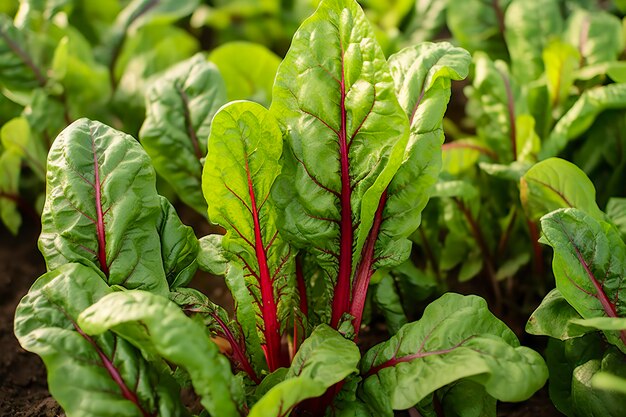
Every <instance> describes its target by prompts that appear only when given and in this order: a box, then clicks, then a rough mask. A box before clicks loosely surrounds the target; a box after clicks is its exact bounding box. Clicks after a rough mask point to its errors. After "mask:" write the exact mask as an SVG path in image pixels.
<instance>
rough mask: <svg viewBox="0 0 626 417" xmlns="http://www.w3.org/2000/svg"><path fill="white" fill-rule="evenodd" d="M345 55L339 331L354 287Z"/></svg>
mask: <svg viewBox="0 0 626 417" xmlns="http://www.w3.org/2000/svg"><path fill="white" fill-rule="evenodd" d="M343 54H344V51H343V45H342V47H341V80H340V84H339V86H340V89H341V101H340V106H341V128H340V131H339V135H338V140H339V153H340V162H341V197H340V200H341V226H340V230H341V232H340V236H341V240H340V243H339V273H338V276H337V283H336V284H335V296H334V298H333V309H332V317H331V321H330V323H331V326H332V327H334V328H337V326H338V324H339V320H340V319H341V317H342V316H343V314H344V313H347V312H348V311H349V309H350V284H351V278H352V243H353V233H354V231H353V229H352V205H351V198H352V188H351V187H350V161H349V158H348V137H347V133H346V116H347V115H346V103H345V102H346V81H345V75H344V56H343Z"/></svg>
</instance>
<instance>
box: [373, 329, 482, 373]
mask: <svg viewBox="0 0 626 417" xmlns="http://www.w3.org/2000/svg"><path fill="white" fill-rule="evenodd" d="M474 337H475V336H470V337H468V338H465V339H463V340H461V341H460V342H459V343H457V344H456V345H454V346H452V347H450V348H447V349H440V350H431V351H430V352H422V348H423V345H424V343H422V346H421V347H420V350H418V351H417V352H415V353H412V354H410V355H406V356H401V357H399V358H398V357H396V355H395V354H394V356H393V357H392V358H391V359H389V360H387V361H385V362H383V363H381V364H380V365H377V366H374V367H372V368H370V369H369V371H367V373H366V374H365V375H364V378H367V377H369V376H372V375H374V374H376V373H378V372H379V371H381V370H382V369H385V368H390V367H392V366H396V365H398V364H400V363H403V362H410V361H412V360H414V359H420V358H425V357H427V356H433V355H445V354H446V353H450V352H453V351H454V350H455V349H458V348H459V347H461V346H463V344H465V342H467V341H468V340H470V339H473V338H474ZM398 347H399V345H398ZM396 353H397V351H396Z"/></svg>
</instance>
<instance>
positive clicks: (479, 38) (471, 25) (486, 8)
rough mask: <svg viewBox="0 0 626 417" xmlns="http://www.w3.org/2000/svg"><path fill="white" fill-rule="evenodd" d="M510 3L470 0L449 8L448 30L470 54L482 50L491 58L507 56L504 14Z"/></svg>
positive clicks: (504, 57) (508, 0)
mask: <svg viewBox="0 0 626 417" xmlns="http://www.w3.org/2000/svg"><path fill="white" fill-rule="evenodd" d="M438 3H444V2H438ZM510 3H511V0H469V1H467V2H466V3H465V4H464V5H463V7H454V6H451V7H448V9H447V23H448V27H449V28H450V32H452V35H453V36H454V38H455V39H457V40H458V41H459V44H460V46H461V47H463V48H466V49H467V50H469V51H470V52H472V53H474V52H476V51H484V52H486V53H488V54H489V55H490V56H492V57H494V58H497V59H506V58H507V57H508V53H507V47H506V45H505V43H504V34H505V20H504V17H505V12H506V10H507V8H508V7H509V5H510Z"/></svg>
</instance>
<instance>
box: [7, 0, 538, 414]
mask: <svg viewBox="0 0 626 417" xmlns="http://www.w3.org/2000/svg"><path fill="white" fill-rule="evenodd" d="M469 61H470V59H469V55H468V54H467V52H465V51H464V50H462V49H459V48H455V47H453V46H451V45H449V44H445V43H443V44H432V43H424V44H420V45H416V46H412V47H408V48H406V49H403V50H402V51H400V52H399V53H397V54H395V55H393V56H391V57H390V58H389V59H388V60H387V59H385V56H384V55H383V52H382V49H381V48H380V46H379V45H378V43H377V40H376V38H375V35H374V31H373V29H372V27H371V26H370V24H369V23H368V21H367V19H366V17H365V15H364V13H363V11H362V10H361V9H360V7H359V6H358V5H357V3H356V2H354V1H353V0H325V1H323V2H322V3H321V4H320V6H319V8H318V9H317V11H316V12H315V14H313V15H312V16H311V17H310V18H308V19H307V20H306V21H305V22H304V23H303V24H302V25H301V27H300V28H299V29H298V31H297V32H296V34H295V36H294V38H293V41H292V44H291V47H290V49H289V51H288V53H287V55H286V57H285V59H284V60H283V61H282V63H281V64H280V66H279V68H278V72H277V75H276V79H275V82H274V86H273V91H272V101H271V105H270V107H269V109H267V108H265V107H263V106H262V105H260V104H258V103H253V102H248V101H235V102H232V103H229V104H227V105H225V106H223V107H221V108H220V109H219V110H218V111H217V112H216V113H215V116H213V117H212V119H211V121H210V129H209V130H210V132H209V133H208V140H207V139H206V137H198V138H197V142H191V145H190V143H189V142H187V143H186V144H185V145H184V146H186V147H187V148H188V149H191V150H192V152H189V153H190V154H191V156H192V157H194V156H195V159H194V158H190V161H192V162H190V164H191V165H192V166H196V168H197V162H198V160H200V159H204V161H203V162H204V165H203V169H202V176H201V180H200V181H201V190H202V194H203V195H204V198H205V200H206V203H207V207H208V217H209V219H210V220H211V222H213V223H215V224H218V225H220V226H221V227H222V228H223V229H225V231H226V233H225V235H223V236H222V235H209V236H205V237H203V238H201V239H200V240H199V241H198V240H197V239H196V237H195V236H194V234H193V231H192V230H191V229H190V228H188V227H187V226H184V225H183V224H182V223H181V221H180V219H179V218H178V216H177V215H176V212H175V211H174V209H173V207H172V206H171V204H170V203H169V202H168V201H167V200H166V199H165V198H164V197H162V196H160V195H159V194H158V193H157V191H156V187H155V172H154V169H153V167H152V165H151V163H150V158H149V157H148V155H147V154H146V152H145V151H144V150H143V148H142V147H141V145H140V144H139V143H138V142H137V141H135V140H134V139H133V138H132V137H131V136H128V135H126V134H123V133H121V132H119V131H117V130H115V129H113V128H111V127H108V126H106V125H104V124H102V123H99V122H94V121H90V120H88V119H81V120H78V121H76V122H75V123H73V124H72V125H70V126H69V127H68V128H67V129H65V130H64V131H63V132H62V133H61V134H60V135H59V137H57V139H56V140H55V142H54V144H53V146H52V149H51V151H50V154H49V156H48V173H47V196H46V203H45V206H44V211H43V216H42V224H43V230H42V235H41V238H40V249H41V251H42V253H43V255H44V257H45V259H46V263H47V267H48V270H49V272H47V273H46V274H44V275H43V276H42V277H40V278H39V279H38V280H37V281H36V283H35V284H34V286H33V287H32V289H31V291H30V292H29V294H28V295H27V296H26V297H25V298H24V299H23V300H22V302H21V303H20V305H19V306H18V309H17V311H16V319H15V332H16V335H17V337H18V339H19V341H20V343H21V344H22V346H24V348H26V349H27V350H30V351H32V352H35V353H37V354H39V355H40V356H41V357H42V358H43V360H44V362H45V364H46V366H47V368H48V375H49V386H50V391H51V392H52V394H53V395H54V396H55V397H56V398H57V400H58V401H59V403H60V404H61V405H62V406H63V408H64V409H65V411H66V413H67V414H68V416H100V417H102V416H144V417H145V416H156V415H159V416H166V415H168V416H169V415H176V416H187V415H191V414H194V413H198V412H199V410H190V409H188V408H186V406H185V404H182V403H181V400H180V395H179V394H180V390H181V389H183V388H184V387H188V386H192V387H193V390H194V391H195V393H196V394H197V396H198V397H199V399H200V402H201V405H202V407H203V408H204V411H202V415H212V416H220V417H229V416H238V415H250V416H286V415H290V414H291V415H294V416H324V415H329V416H330V415H333V416H391V415H393V410H402V409H408V408H412V407H417V408H418V409H419V410H420V412H421V413H422V414H423V415H428V416H435V415H443V413H445V415H458V416H469V415H475V413H476V412H477V411H476V410H479V413H480V415H486V416H495V410H496V402H497V401H498V400H501V401H521V400H524V399H526V398H528V397H529V396H530V395H532V394H533V393H534V392H535V391H536V390H538V389H539V388H540V387H541V386H542V385H543V384H544V382H545V380H546V378H547V368H546V366H545V363H544V362H543V359H542V358H541V356H540V355H539V354H537V353H536V352H534V351H533V350H531V349H528V348H526V347H523V346H520V343H519V341H518V339H517V337H516V336H515V334H514V333H513V332H512V331H511V330H510V329H509V328H508V327H507V326H506V325H505V324H504V323H502V322H501V321H500V320H498V319H497V318H496V317H495V316H494V315H493V314H492V313H491V312H490V311H489V309H488V307H487V304H486V302H485V301H484V300H483V299H481V298H479V297H476V296H462V295H459V294H453V293H450V294H445V295H444V296H442V297H441V298H439V299H438V300H436V301H434V302H433V303H431V304H430V305H429V306H428V307H427V308H426V309H425V311H424V313H423V316H422V318H421V319H420V320H419V321H415V322H410V323H403V322H399V323H398V325H397V328H396V329H395V330H396V331H395V332H394V333H395V334H394V335H393V336H392V337H391V338H390V339H389V340H387V341H385V342H383V343H380V344H378V345H375V346H374V347H372V348H371V349H369V350H363V351H361V349H360V348H359V344H358V342H359V337H360V336H362V335H361V334H360V333H361V330H362V323H363V320H364V310H365V307H366V304H367V294H368V288H369V285H370V282H371V279H372V276H373V274H374V273H375V272H376V271H381V272H384V270H386V269H389V268H392V267H395V266H397V265H400V264H402V263H403V262H404V261H406V260H407V259H408V257H409V255H410V252H411V242H410V241H409V240H408V239H407V238H408V237H409V236H410V235H411V234H413V233H414V232H415V230H416V229H417V228H418V226H419V224H420V214H421V211H422V209H423V208H424V206H425V205H426V202H427V201H428V198H429V196H430V194H431V192H432V188H433V186H434V184H435V182H436V179H437V176H438V173H439V170H440V165H441V162H440V158H441V144H442V142H443V130H442V119H443V114H444V111H445V109H446V106H447V103H448V100H449V97H450V87H451V81H452V80H459V79H462V78H464V77H465V76H466V75H467V72H468V66H469ZM211 71H212V69H211V68H210V67H205V66H204V63H202V62H198V66H197V72H193V73H192V74H189V75H188V76H187V78H185V77H184V74H179V73H177V72H173V73H172V78H171V79H170V81H172V82H170V84H168V85H164V86H163V87H162V88H163V94H164V95H166V96H167V97H168V98H171V99H172V102H178V103H181V100H182V102H184V101H185V97H189V98H191V97H204V96H202V91H203V89H205V88H214V89H215V91H218V90H219V88H220V87H219V86H216V85H211V86H205V87H198V85H200V86H202V83H201V82H200V81H201V80H206V77H209V76H210V73H211ZM203 74H205V75H203ZM196 76H197V78H194V77H196ZM194 80H197V81H198V83H194V82H192V81H194ZM188 87H189V88H188ZM155 88H157V87H155ZM196 88H200V90H199V91H198V90H196ZM210 91H214V90H210ZM190 102H191V100H190ZM214 104H215V102H214V101H213V100H210V99H204V98H202V99H199V100H198V101H197V102H195V106H197V107H193V106H192V107H184V108H187V109H190V110H189V112H188V113H185V112H184V111H183V112H179V113H177V114H176V118H175V120H174V121H173V122H172V123H170V124H168V125H167V129H166V130H163V132H166V133H167V134H168V135H169V136H168V139H167V140H166V139H165V138H160V137H158V136H159V134H158V133H155V132H158V128H159V124H158V123H159V122H160V119H159V117H158V115H160V114H163V112H164V111H163V110H162V109H160V107H159V106H156V105H155V108H154V114H153V121H152V122H151V123H150V124H148V125H145V126H144V129H142V132H143V136H144V143H145V144H146V148H147V149H148V150H149V152H162V149H165V148H166V147H167V146H169V145H168V144H167V143H166V142H167V141H169V140H171V141H174V142H175V141H178V140H179V138H181V137H185V135H187V134H188V132H189V129H190V127H191V128H194V129H197V130H194V132H205V130H203V129H204V127H202V129H201V128H197V127H196V126H197V125H196V124H195V123H196V122H198V123H201V120H206V118H205V115H207V114H212V112H213V111H214V110H213V106H214ZM167 116H172V117H174V115H173V114H172V115H169V114H168V115H167ZM163 117H165V115H164V116H163ZM203 118H204V119H203ZM200 126H203V125H200ZM155 129H157V130H155ZM201 134H204V133H201ZM146 140H148V142H146ZM181 142H184V141H181ZM148 143H150V145H148ZM194 145H197V147H196V146H194ZM190 146H191V148H190ZM204 146H206V149H207V154H206V158H204V157H202V158H198V156H199V155H197V154H198V153H200V154H202V153H203V152H204ZM158 148H161V150H159V149H158ZM150 149H151V150H150ZM172 149H174V148H172ZM198 149H199V150H200V151H199V152H198ZM194 152H196V155H194ZM185 157H187V155H186V154H185ZM155 165H156V164H155ZM196 168H194V170H193V172H192V171H190V172H189V174H188V175H189V179H188V181H181V182H180V183H178V182H172V184H173V185H174V184H181V187H182V186H184V187H188V188H189V189H191V188H193V187H192V186H191V185H190V184H194V183H195V184H197V183H198V178H197V176H195V172H197V170H196ZM157 169H159V168H158V165H157ZM160 169H168V170H170V172H171V173H173V174H176V175H178V177H171V178H181V179H183V180H184V179H185V178H183V177H182V176H181V175H180V173H179V172H177V168H176V167H173V166H172V165H167V164H166V163H165V161H164V162H163V164H162V165H161V168H160ZM192 177H193V178H192ZM182 189H183V188H181V190H182ZM193 192H194V193H195V192H197V191H193ZM191 196H192V195H191V194H190V198H191ZM198 267H200V268H202V269H204V270H207V271H209V272H212V273H214V274H215V275H223V276H224V279H225V281H226V284H227V285H228V287H229V289H230V291H231V294H232V297H233V299H234V301H235V312H234V314H233V315H231V314H229V313H228V312H227V311H226V310H225V309H224V308H223V307H221V306H219V305H217V304H215V303H213V302H212V301H211V300H210V299H209V298H208V297H207V296H206V295H204V294H202V293H201V292H199V291H197V290H194V289H191V288H189V287H188V286H187V284H188V283H189V281H190V279H191V278H192V276H193V275H194V273H195V271H196V270H197V268H198ZM405 271H406V273H407V274H409V275H410V274H411V270H410V269H406V268H405ZM386 305H389V302H387V304H386ZM391 307H393V306H391ZM468 392H471V393H472V395H470V396H468V395H467V393H468Z"/></svg>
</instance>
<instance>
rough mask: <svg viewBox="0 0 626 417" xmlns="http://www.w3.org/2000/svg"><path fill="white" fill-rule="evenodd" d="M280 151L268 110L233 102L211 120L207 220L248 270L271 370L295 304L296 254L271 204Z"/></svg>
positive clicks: (205, 184) (205, 179) (206, 171)
mask: <svg viewBox="0 0 626 417" xmlns="http://www.w3.org/2000/svg"><path fill="white" fill-rule="evenodd" d="M281 153H282V135H281V132H280V129H279V127H278V124H277V123H276V121H275V120H274V118H273V116H272V115H271V114H270V113H269V112H268V111H267V110H266V109H265V108H264V107H262V106H261V105H259V104H257V103H253V102H243V101H240V102H234V103H231V104H228V105H226V106H225V107H223V108H222V109H220V111H219V112H218V113H217V114H216V116H215V118H214V119H213V125H212V128H211V136H210V137H209V153H208V156H207V162H206V165H205V168H204V173H203V183H202V188H203V191H204V195H205V198H206V199H207V202H208V203H209V218H210V219H211V220H212V221H213V222H216V223H218V224H220V225H221V226H223V227H224V228H226V230H227V234H226V235H225V236H224V238H223V240H222V246H223V247H224V249H225V250H226V254H227V256H230V258H232V259H233V260H235V262H237V263H238V264H239V265H240V266H241V267H242V268H244V269H245V272H246V274H245V278H246V283H247V286H248V289H249V291H250V292H251V293H252V294H253V296H254V298H255V300H256V303H255V305H256V308H257V314H258V320H257V325H258V327H259V330H260V331H261V332H262V334H263V338H264V343H265V344H266V348H267V349H268V361H270V363H269V364H268V365H269V367H270V371H274V370H275V369H276V368H278V367H279V366H278V365H279V362H280V360H279V357H280V356H281V353H280V351H281V347H280V335H281V330H284V328H285V325H286V322H287V318H288V317H289V316H290V315H291V314H292V313H293V309H292V307H293V303H294V302H295V300H294V299H295V291H294V289H295V283H294V279H293V277H294V274H293V273H292V272H293V266H294V265H293V255H294V253H293V251H292V249H291V248H290V246H289V244H288V243H287V242H286V241H285V240H283V239H282V237H281V236H280V234H279V233H278V230H277V228H276V218H277V213H276V210H275V206H274V202H273V200H272V199H271V198H270V190H271V187H272V185H273V183H274V181H275V179H276V177H277V176H278V174H279V172H280V168H281V167H280V161H279V160H280V156H281Z"/></svg>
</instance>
